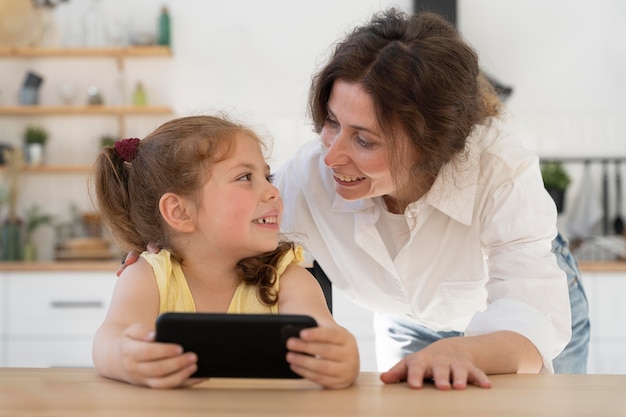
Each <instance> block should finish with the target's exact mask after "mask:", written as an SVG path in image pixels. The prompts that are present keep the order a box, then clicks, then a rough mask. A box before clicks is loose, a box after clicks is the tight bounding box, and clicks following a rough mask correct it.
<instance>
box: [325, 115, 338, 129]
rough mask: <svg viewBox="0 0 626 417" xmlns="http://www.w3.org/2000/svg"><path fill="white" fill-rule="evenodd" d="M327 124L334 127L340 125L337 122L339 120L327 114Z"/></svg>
mask: <svg viewBox="0 0 626 417" xmlns="http://www.w3.org/2000/svg"><path fill="white" fill-rule="evenodd" d="M326 124H328V126H330V127H333V128H336V127H339V123H337V121H336V120H334V119H332V118H331V117H330V116H326Z"/></svg>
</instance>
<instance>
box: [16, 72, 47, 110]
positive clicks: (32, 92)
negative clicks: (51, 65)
mask: <svg viewBox="0 0 626 417" xmlns="http://www.w3.org/2000/svg"><path fill="white" fill-rule="evenodd" d="M42 83H43V77H41V76H40V75H38V74H36V73H34V72H32V71H28V72H27V73H26V76H25V77H24V83H23V84H22V89H21V90H20V104H22V105H24V106H36V105H37V104H39V87H41V84H42Z"/></svg>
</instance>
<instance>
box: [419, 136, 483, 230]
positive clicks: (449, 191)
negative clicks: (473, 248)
mask: <svg viewBox="0 0 626 417" xmlns="http://www.w3.org/2000/svg"><path fill="white" fill-rule="evenodd" d="M479 157H480V152H478V146H477V144H476V139H475V136H470V137H468V139H467V142H466V145H465V150H464V152H462V153H461V154H460V155H458V156H457V157H456V158H454V159H453V160H452V161H450V162H448V163H446V164H445V165H444V166H443V167H441V170H440V171H439V175H437V178H436V179H435V182H434V183H433V185H432V187H431V188H430V190H429V191H428V193H426V195H425V196H424V197H423V198H424V200H425V202H426V203H427V204H430V205H431V206H433V207H434V208H436V209H437V210H439V211H441V212H442V213H444V214H446V215H448V216H450V217H452V218H453V219H455V220H457V221H458V222H460V223H463V224H465V225H470V224H471V223H472V217H473V213H474V201H475V200H476V190H477V183H478V174H479V172H480V160H479ZM416 203H417V202H414V203H411V204H410V205H409V207H408V210H413V209H414V208H415V206H416Z"/></svg>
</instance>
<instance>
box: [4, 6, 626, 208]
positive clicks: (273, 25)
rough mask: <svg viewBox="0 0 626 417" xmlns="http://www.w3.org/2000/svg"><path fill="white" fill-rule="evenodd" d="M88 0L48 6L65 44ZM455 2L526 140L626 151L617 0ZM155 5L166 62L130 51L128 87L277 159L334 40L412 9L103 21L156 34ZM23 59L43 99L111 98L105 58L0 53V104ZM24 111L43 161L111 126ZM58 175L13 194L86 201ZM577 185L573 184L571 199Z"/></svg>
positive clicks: (152, 122) (197, 10)
mask: <svg viewBox="0 0 626 417" xmlns="http://www.w3.org/2000/svg"><path fill="white" fill-rule="evenodd" d="M89 3H90V0H70V1H69V2H68V3H64V4H62V5H60V6H58V7H57V9H56V11H55V13H56V19H57V22H58V23H59V24H60V25H61V27H62V28H63V29H64V30H65V32H64V33H65V35H64V36H63V38H64V40H65V41H69V42H70V43H72V44H76V43H79V42H80V36H79V35H80V32H81V24H82V21H83V17H84V12H85V10H86V9H87V6H88V5H89ZM458 3H459V10H458V25H459V28H460V30H461V32H462V33H463V35H464V36H465V37H466V38H467V39H468V40H469V41H470V42H471V43H472V44H473V45H474V46H475V47H476V48H477V49H478V51H479V54H480V59H481V64H482V66H483V68H484V69H485V70H487V71H488V72H489V73H491V74H493V75H495V76H496V77H497V78H498V79H499V80H501V81H502V82H503V83H505V84H509V85H511V86H513V88H514V93H513V95H512V96H511V98H510V100H509V101H508V102H507V105H508V107H509V108H510V110H511V111H512V113H513V115H514V117H515V120H516V124H517V127H518V130H519V132H520V134H521V136H522V138H523V140H524V143H525V144H526V145H527V146H528V147H530V148H532V149H535V150H537V151H538V152H539V153H540V154H542V155H548V156H554V155H616V154H626V145H624V140H623V139H622V134H623V133H622V132H623V131H624V127H625V123H626V122H625V121H624V120H626V117H624V116H625V113H626V101H624V100H623V99H622V96H623V95H624V94H625V93H626V77H624V76H623V74H624V73H626V71H625V70H626V43H625V40H626V33H625V32H626V24H625V23H626V3H625V2H623V1H622V0H596V1H594V2H593V4H590V3H589V2H585V1H582V0H550V1H543V0H506V1H502V0H458ZM163 4H167V5H168V7H169V9H170V13H171V16H172V29H173V33H172V39H173V51H174V55H173V58H172V59H171V60H169V59H132V60H129V61H128V62H127V64H126V71H125V83H126V96H127V97H128V96H130V91H131V90H132V87H133V86H134V84H135V83H136V81H138V80H141V81H143V82H144V83H145V85H146V88H147V89H148V94H149V99H150V101H151V102H153V103H156V104H169V105H171V106H172V107H173V109H174V111H175V114H176V115H177V116H178V115H187V114H197V113H203V112H207V111H212V110H217V109H219V110H226V111H228V112H230V113H232V114H233V115H234V116H236V117H239V118H241V119H243V120H244V121H248V122H250V123H253V124H254V125H256V126H257V127H258V128H259V129H261V130H262V131H266V132H267V133H268V134H269V135H270V136H271V137H272V138H273V141H274V153H273V155H274V161H273V162H272V164H273V165H277V164H279V163H280V162H281V161H283V160H284V159H285V158H287V157H288V156H289V155H290V154H291V153H292V152H293V151H294V150H295V149H296V148H297V147H298V145H299V144H301V143H302V142H303V141H305V140H307V139H309V138H311V137H312V134H311V131H310V128H309V125H308V121H307V119H306V117H305V111H306V96H307V91H308V87H309V81H310V78H311V75H312V74H313V73H314V71H315V70H316V68H318V66H319V65H321V63H322V62H323V61H324V57H325V56H326V54H327V53H328V51H329V49H330V47H331V45H332V44H333V43H334V42H335V41H336V40H337V39H338V38H339V37H341V35H342V34H343V33H344V32H345V31H346V30H348V29H349V28H351V27H352V26H354V25H355V24H358V23H361V22H363V21H364V20H366V19H367V18H368V17H369V16H370V15H371V13H372V12H374V11H376V10H379V9H382V8H386V7H388V6H390V5H397V6H398V7H400V8H401V9H404V10H406V11H410V10H411V8H412V1H410V0H398V1H386V0H368V1H365V0H318V1H315V2H304V1H290V0H267V1H263V2H261V1H257V0H229V1H202V0H177V1H173V0H163V1H156V0H132V1H128V0H102V5H103V6H104V9H105V12H106V16H107V18H108V19H109V21H110V22H112V23H113V24H114V25H115V27H117V28H118V29H119V28H126V29H125V30H126V31H127V32H128V31H131V30H132V31H148V32H154V31H155V30H156V21H157V16H158V13H159V10H160V7H161V5H163ZM68 34H69V35H71V36H70V37H69V38H68V36H67V35H68ZM30 68H33V69H36V70H37V71H39V72H42V73H43V74H44V75H45V78H46V81H45V82H44V86H43V88H42V102H43V103H48V104H53V103H58V102H59V97H58V93H57V86H58V84H59V83H61V82H67V81H71V82H73V83H75V84H76V85H77V86H78V87H79V91H80V93H79V95H78V99H79V100H84V97H85V93H84V91H85V89H86V88H87V87H88V86H89V85H98V86H100V87H101V88H102V89H103V91H104V94H105V99H108V100H109V101H112V100H113V98H112V97H113V90H114V88H115V83H116V80H117V69H116V66H115V62H113V61H112V60H108V59H95V60H80V59H53V60H41V59H33V60H25V61H18V60H7V59H0V74H2V76H1V77H0V104H13V103H14V101H15V97H16V94H17V90H18V87H19V84H20V83H21V81H22V78H23V76H24V72H25V71H26V70H27V69H30ZM30 121H34V122H40V123H42V124H45V125H47V126H48V127H49V128H50V130H51V132H52V138H51V141H52V142H57V143H58V142H61V141H63V143H68V144H69V145H68V146H66V147H65V148H62V149H58V148H57V149H56V150H51V151H50V152H51V154H50V155H48V157H49V161H50V163H68V161H69V162H70V163H71V162H72V161H76V159H77V158H78V160H79V161H81V160H85V159H90V158H93V156H95V153H96V151H97V138H98V137H99V136H100V135H101V134H104V133H115V132H116V123H115V120H114V119H111V118H109V119H107V118H102V117H99V118H90V117H84V118H81V119H80V120H78V121H76V120H75V119H72V120H68V118H67V117H46V118H39V117H37V118H33V119H30ZM162 121H163V119H162V118H160V117H153V118H132V120H130V121H129V122H128V123H127V130H126V133H127V135H128V136H139V137H142V136H144V135H145V134H147V133H148V131H149V130H151V129H152V128H153V127H155V126H156V125H158V124H159V123H161V122H162ZM24 123H25V119H24V118H15V119H10V118H7V117H0V126H1V127H0V141H1V142H14V143H18V142H19V141H20V135H21V131H22V129H23V126H24ZM51 148H52V147H51ZM79 163H80V162H79ZM572 169H573V170H574V171H575V170H576V169H577V167H572ZM575 173H576V172H575ZM576 174H577V173H576ZM28 181H31V180H28ZM59 182H60V183H61V184H62V185H60V186H56V187H50V188H48V189H45V190H36V187H35V188H34V186H31V184H28V186H27V187H25V188H26V190H25V196H24V199H23V200H24V201H26V200H27V199H28V198H34V199H39V200H40V201H41V202H42V203H45V205H46V207H48V208H49V209H50V210H52V211H53V212H55V213H59V214H60V215H63V214H64V213H66V212H67V201H68V200H72V201H74V202H75V203H76V204H77V205H78V206H79V207H80V208H82V209H88V208H89V206H90V204H89V202H88V199H87V198H86V196H85V192H84V188H83V187H82V185H81V184H82V183H81V182H80V181H78V185H77V181H75V180H74V179H72V178H70V177H69V176H63V177H61V178H60V180H59ZM575 194H576V184H574V187H572V190H571V191H570V194H569V199H572V198H574V197H575ZM23 205H26V202H24V204H23Z"/></svg>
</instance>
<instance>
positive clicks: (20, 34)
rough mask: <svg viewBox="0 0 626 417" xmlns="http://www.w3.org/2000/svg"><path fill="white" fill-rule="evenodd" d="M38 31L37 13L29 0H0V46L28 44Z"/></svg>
mask: <svg viewBox="0 0 626 417" xmlns="http://www.w3.org/2000/svg"><path fill="white" fill-rule="evenodd" d="M38 33H39V14H38V13H37V10H36V9H35V7H34V6H33V3H31V1H30V0H0V46H9V47H13V46H30V45H32V44H34V43H35V41H36V39H37V36H38Z"/></svg>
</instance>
